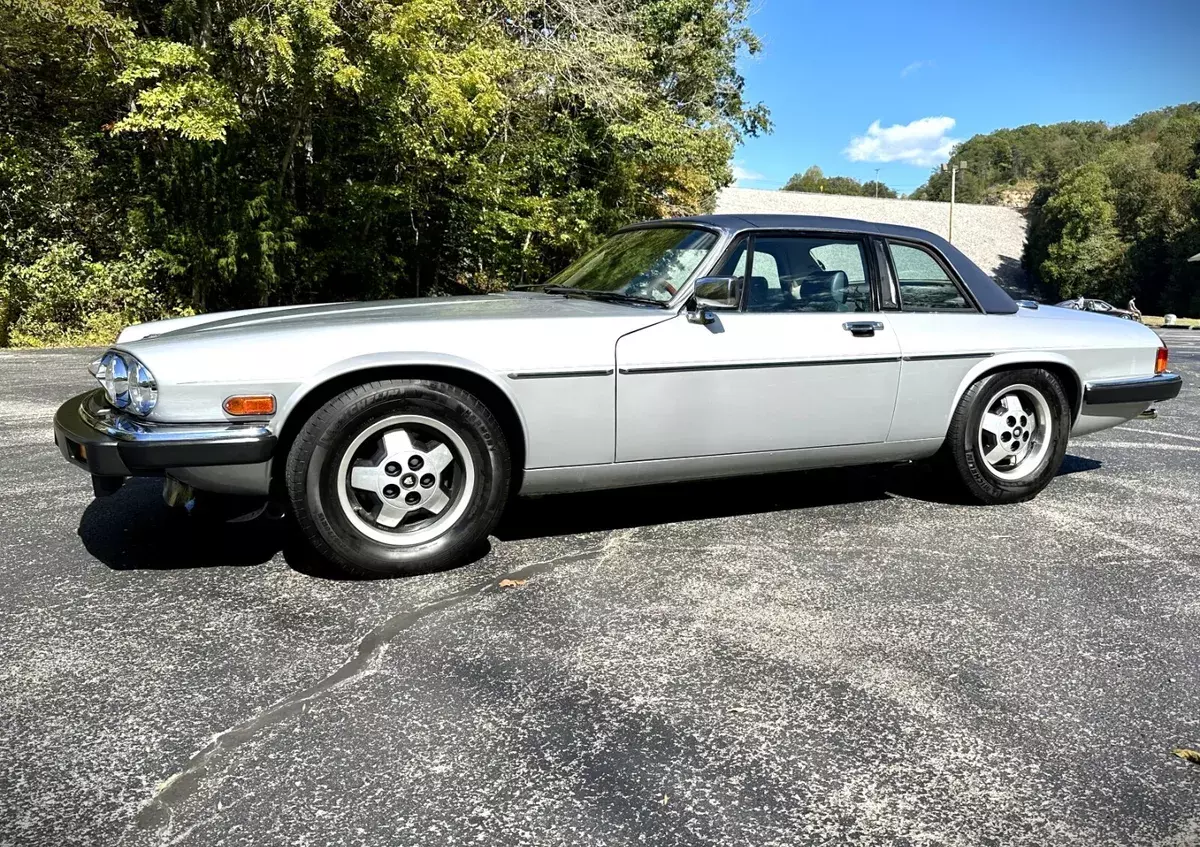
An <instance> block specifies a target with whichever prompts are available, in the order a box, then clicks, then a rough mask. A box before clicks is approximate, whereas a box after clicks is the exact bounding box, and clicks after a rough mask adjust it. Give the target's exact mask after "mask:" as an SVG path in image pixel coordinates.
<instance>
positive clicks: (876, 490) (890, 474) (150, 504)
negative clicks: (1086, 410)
mask: <svg viewBox="0 0 1200 847" xmlns="http://www.w3.org/2000/svg"><path fill="white" fill-rule="evenodd" d="M1099 467H1101V463H1100V462H1098V461H1096V460H1094V459H1087V458H1083V457H1080V456H1072V455H1068V456H1067V457H1066V458H1065V459H1064V461H1063V466H1062V469H1061V470H1060V471H1059V475H1060V476H1065V475H1068V474H1073V473H1081V472H1085V471H1092V470H1096V469H1098V468H1099ZM161 488H162V486H161V483H160V482H159V481H158V480H152V479H132V480H129V481H128V482H127V483H126V484H125V486H124V487H123V488H121V490H120V491H118V492H117V493H116V494H113V495H112V496H110V497H103V498H98V499H96V500H93V501H92V502H91V503H90V504H89V505H88V507H87V508H86V509H85V510H84V512H83V516H82V517H81V519H80V522H79V530H78V534H79V537H80V539H81V540H82V541H83V545H84V547H85V548H86V549H87V551H88V553H90V554H91V555H92V556H94V557H95V558H96V559H98V560H99V561H100V562H102V563H103V564H105V565H107V566H108V567H109V568H112V569H113V570H181V569H189V568H209V567H253V566H255V565H262V564H265V563H267V562H269V561H270V560H271V559H272V558H274V557H275V556H276V555H277V554H279V553H282V554H283V557H284V560H285V561H286V562H287V564H288V565H289V566H290V567H291V568H293V569H294V570H296V571H298V572H300V573H303V574H306V575H309V576H313V577H318V578H322V579H335V580H340V579H345V578H346V577H344V576H343V575H342V574H341V573H340V572H339V571H337V570H336V569H335V568H333V567H332V566H331V565H330V564H329V563H328V562H326V561H325V560H323V559H322V558H321V557H319V556H318V555H316V554H315V553H313V552H312V551H310V550H309V549H308V548H307V546H305V545H304V544H302V543H300V542H299V539H298V538H297V533H296V531H295V530H294V528H293V526H292V523H291V521H290V520H289V519H278V518H275V519H272V518H269V517H266V516H260V517H257V518H254V519H253V520H247V521H242V522H222V521H219V520H215V519H212V518H204V517H201V516H200V515H191V514H188V513H187V512H185V511H184V510H182V509H173V508H170V507H168V506H167V505H166V504H165V503H163V500H162V495H161ZM893 497H905V498H910V499H916V500H924V501H927V502H932V503H942V504H946V505H963V504H964V503H965V501H964V500H963V499H962V498H960V497H958V496H955V495H954V494H953V493H952V490H951V489H949V488H948V487H947V486H946V485H945V483H944V482H943V481H942V479H941V478H940V476H939V475H938V473H937V472H936V470H935V469H933V468H931V467H930V466H928V465H926V464H921V463H914V464H905V465H897V466H885V465H879V466H867V467H854V468H832V469H826V470H813V471H796V472H792V473H781V474H771V475H764V476H746V477H731V478H728V479H718V480H704V481H701V482H688V483H677V484H673V485H655V486H644V487H639V488H629V489H614V490H607V491H594V492H586V493H579V494H553V495H547V496H544V497H536V498H530V497H522V498H517V499H515V500H514V501H512V502H510V504H509V506H508V509H507V510H506V511H505V514H504V517H503V518H502V519H501V521H500V524H499V525H498V526H497V527H496V530H495V532H494V533H493V534H494V536H495V537H496V538H497V539H499V540H501V541H517V540H527V539H533V538H550V537H555V536H563V535H576V534H582V533H588V532H600V531H606V530H614V529H628V528H631V527H636V526H653V525H658V524H668V523H682V522H688V521H702V520H710V519H717V518H726V517H734V516H738V515H753V514H761V513H764V512H777V511H794V510H798V509H812V508H819V507H822V506H838V505H845V504H849V503H865V502H871V501H882V500H888V499H891V498H893ZM489 550H490V546H489V545H488V544H486V543H485V544H482V545H480V547H479V548H477V550H476V551H474V552H473V554H472V556H471V557H470V562H474V561H478V560H479V559H481V558H483V557H484V556H486V555H487V553H488V552H489Z"/></svg>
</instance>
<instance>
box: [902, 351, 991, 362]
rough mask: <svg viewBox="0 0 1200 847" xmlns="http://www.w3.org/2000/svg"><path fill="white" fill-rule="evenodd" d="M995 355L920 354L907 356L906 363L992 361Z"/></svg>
mask: <svg viewBox="0 0 1200 847" xmlns="http://www.w3.org/2000/svg"><path fill="white" fill-rule="evenodd" d="M995 355H996V354H995V353H918V354H917V355H915V356H905V357H904V361H906V362H932V361H934V360H936V359H990V358H991V357H992V356H995Z"/></svg>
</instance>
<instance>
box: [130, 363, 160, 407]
mask: <svg viewBox="0 0 1200 847" xmlns="http://www.w3.org/2000/svg"><path fill="white" fill-rule="evenodd" d="M131 364H132V365H133V367H132V368H130V371H129V411H131V412H133V413H135V414H138V415H148V414H150V410H151V409H153V408H154V404H155V403H157V402H158V385H157V384H156V383H155V382H154V374H152V373H150V369H149V368H147V367H146V366H145V365H143V364H142V363H141V362H139V361H138V360H137V359H133V360H132V361H131Z"/></svg>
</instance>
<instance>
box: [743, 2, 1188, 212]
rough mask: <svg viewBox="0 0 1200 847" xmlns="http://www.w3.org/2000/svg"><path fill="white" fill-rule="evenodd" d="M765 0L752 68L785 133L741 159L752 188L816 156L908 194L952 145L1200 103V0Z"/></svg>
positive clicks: (757, 16) (748, 68)
mask: <svg viewBox="0 0 1200 847" xmlns="http://www.w3.org/2000/svg"><path fill="white" fill-rule="evenodd" d="M754 2H755V6H754V9H755V11H754V13H753V15H752V17H751V19H750V25H751V26H752V27H753V29H754V31H755V32H757V33H758V35H759V37H760V38H761V39H762V40H763V44H764V49H763V52H762V53H761V54H759V55H758V56H755V57H748V58H744V59H743V61H742V62H741V64H740V67H741V69H742V73H743V75H744V76H745V78H746V94H747V97H748V99H749V100H750V101H752V102H753V101H758V100H761V101H763V102H765V103H766V104H767V105H768V106H769V107H770V109H771V115H772V120H773V121H774V123H775V131H774V132H773V133H772V134H771V135H767V136H764V137H762V138H755V139H749V140H747V141H746V143H745V144H744V145H743V146H742V147H741V148H740V149H739V150H738V151H737V153H736V154H735V155H734V168H735V174H736V175H737V176H738V177H739V180H738V184H739V185H742V186H744V187H747V188H779V187H780V186H781V185H782V184H783V183H784V182H786V181H787V179H788V177H789V176H791V175H792V174H793V173H795V172H797V171H802V170H804V169H805V168H807V167H808V166H809V165H814V164H815V165H820V166H821V168H822V169H823V170H824V171H825V173H826V174H829V175H834V174H844V175H847V176H853V177H856V178H857V179H860V180H867V179H874V178H875V169H876V168H879V169H880V170H879V178H880V179H881V180H882V181H884V182H886V183H887V184H888V185H890V186H892V187H893V188H895V189H896V190H898V191H900V192H901V193H908V192H911V191H912V190H913V189H915V188H916V187H917V186H918V185H920V184H921V183H922V182H924V181H925V178H926V177H927V176H928V174H929V170H930V167H931V166H933V165H935V164H937V163H938V162H941V161H945V156H946V153H947V152H948V147H949V145H950V144H951V143H952V142H953V141H954V140H965V139H967V138H970V137H971V136H972V135H975V134H977V133H985V132H991V131H992V130H994V129H999V128H1001V127H1014V126H1020V125H1022V124H1028V123H1054V122H1057V121H1067V120H1103V121H1107V122H1108V123H1110V124H1118V123H1123V122H1125V121H1127V120H1129V119H1130V118H1131V117H1133V116H1134V115H1136V114H1138V113H1140V112H1146V111H1149V110H1151V109H1156V108H1159V107H1162V106H1169V105H1175V104H1177V103H1183V102H1190V101H1198V100H1200V0H1191V2H1181V0H1145V1H1144V2H1111V0H1097V2H1091V3H1085V2H1078V0H1069V1H1067V0H1047V1H1046V2H1025V0H1018V2H1006V3H989V2H974V3H951V2H923V3H920V4H914V3H896V2H894V0H887V2H878V0H871V2H839V1H838V0H832V2H830V0H824V2H821V1H820V0H817V2H810V0H754Z"/></svg>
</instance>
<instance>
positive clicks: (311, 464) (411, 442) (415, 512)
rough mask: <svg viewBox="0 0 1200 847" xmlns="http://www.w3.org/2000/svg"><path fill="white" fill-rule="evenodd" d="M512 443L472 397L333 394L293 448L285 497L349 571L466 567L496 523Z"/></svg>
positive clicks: (303, 526)
mask: <svg viewBox="0 0 1200 847" xmlns="http://www.w3.org/2000/svg"><path fill="white" fill-rule="evenodd" d="M510 473H511V469H510V466H509V452H508V446H507V443H506V442H505V439H504V433H503V430H502V429H501V427H500V425H499V423H498V422H497V420H496V418H495V416H493V415H492V413H491V412H490V411H489V410H488V408H487V407H486V406H485V405H484V404H483V403H481V402H480V401H479V399H478V398H476V397H475V396H474V395H472V394H470V393H469V392H467V391H464V390H463V389H461V388H458V387H457V386H453V385H449V384H446V383H442V382H435V381H430V380H384V381H380V382H371V383H368V384H366V385H360V386H356V387H355V388H352V389H350V390H348V391H346V392H344V393H342V394H339V395H338V396H337V397H334V398H333V399H332V400H330V401H329V402H328V403H326V404H325V405H324V406H323V407H321V409H319V410H318V411H317V412H316V413H315V414H314V415H313V416H312V417H311V418H310V419H309V420H308V421H307V422H306V423H305V425H304V427H303V429H302V430H301V431H300V433H299V435H298V436H297V437H296V441H295V442H294V444H293V445H292V449H291V451H290V452H289V453H288V458H287V466H286V483H287V492H288V498H289V500H290V501H291V504H292V509H293V512H294V514H295V516H296V520H297V523H298V524H299V528H300V531H301V532H302V533H303V535H304V537H305V539H306V540H307V541H308V542H309V544H310V545H311V546H312V547H313V548H314V549H315V550H316V551H317V552H318V553H319V554H321V556H322V557H324V558H325V559H327V560H328V561H329V562H331V563H332V564H333V565H334V566H336V567H337V568H338V569H339V570H341V571H343V572H345V573H347V574H348V575H351V576H407V575H412V574H418V573H427V572H429V571H432V570H438V569H441V568H444V567H449V566H452V565H455V564H459V563H461V562H462V561H463V560H464V559H465V558H466V557H467V556H468V555H469V554H470V552H471V550H472V549H473V548H474V547H476V546H477V545H479V544H480V543H481V542H482V541H483V539H484V538H486V537H487V534H488V532H489V531H490V530H491V528H492V527H493V526H494V525H495V523H496V521H497V520H498V519H499V517H500V514H501V512H502V511H503V509H504V504H505V501H506V499H507V496H508V489H509V476H510Z"/></svg>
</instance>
